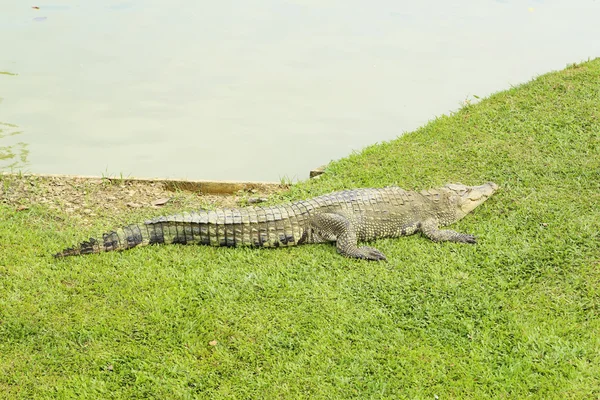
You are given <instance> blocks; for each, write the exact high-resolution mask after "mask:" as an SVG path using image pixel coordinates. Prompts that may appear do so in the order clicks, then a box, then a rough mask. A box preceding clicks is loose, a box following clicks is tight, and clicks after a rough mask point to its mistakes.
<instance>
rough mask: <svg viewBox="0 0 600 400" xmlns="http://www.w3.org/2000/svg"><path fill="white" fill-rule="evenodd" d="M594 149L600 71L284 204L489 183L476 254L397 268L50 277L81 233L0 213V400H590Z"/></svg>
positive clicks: (109, 268) (94, 267) (259, 265)
mask: <svg viewBox="0 0 600 400" xmlns="http://www.w3.org/2000/svg"><path fill="white" fill-rule="evenodd" d="M599 152H600V59H599V60H595V61H592V62H588V63H584V64H581V65H577V66H572V67H570V68H567V69H566V70H564V71H561V72H558V73H551V74H548V75H545V76H542V77H540V78H538V79H536V80H535V81H533V82H530V83H528V84H526V85H523V86H521V87H517V88H513V89H511V90H508V91H506V92H503V93H499V94H496V95H494V96H492V97H491V98H489V99H486V100H483V101H482V102H481V103H480V104H477V105H473V106H468V107H465V108H463V109H462V110H460V111H459V112H457V113H456V114H454V115H452V116H449V117H447V116H443V117H440V118H438V119H436V120H435V121H433V122H431V123H430V124H428V125H427V126H425V127H423V128H421V129H419V130H418V131H416V132H413V133H411V134H407V135H405V136H403V137H401V138H399V139H397V140H394V141H392V142H389V143H383V144H380V145H374V146H371V147H369V148H367V149H365V150H364V151H363V152H362V153H360V154H355V155H352V156H350V157H348V158H346V159H343V160H340V161H337V162H335V163H333V164H332V165H331V166H330V168H329V169H328V171H327V172H328V173H327V174H326V175H325V176H323V178H322V179H320V180H316V181H311V182H305V183H302V184H299V185H298V186H296V187H294V188H293V189H292V190H291V191H290V193H287V194H284V195H282V196H281V199H280V200H286V199H291V198H301V197H305V196H310V195H315V194H320V193H324V192H328V191H330V190H335V189H341V188H349V187H357V186H383V185H389V184H398V185H401V186H403V187H405V188H425V187H430V186H437V185H439V184H443V183H446V182H454V181H457V182H463V183H469V184H478V183H481V182H484V181H488V180H493V181H495V182H496V183H498V184H499V185H500V186H501V188H502V189H501V191H500V192H498V193H497V195H495V196H494V197H493V198H492V199H491V200H489V201H488V202H487V203H486V204H485V205H484V206H482V207H480V208H479V209H477V210H476V211H475V212H474V213H473V214H472V215H470V216H468V217H467V218H466V219H465V220H463V221H461V222H460V223H459V224H457V226H456V229H457V230H461V231H467V232H471V233H474V234H476V235H477V236H478V237H479V239H480V241H479V244H478V245H477V246H466V245H458V244H434V243H431V242H429V241H428V240H427V239H425V238H423V237H420V236H413V237H409V238H404V239H400V240H380V241H378V242H377V243H376V244H375V246H376V247H378V248H379V249H381V250H382V251H383V252H384V253H385V254H386V255H387V256H388V258H389V259H390V262H389V263H369V262H361V261H354V260H349V259H345V258H342V257H340V256H338V255H337V254H336V252H335V249H334V247H332V246H327V245H318V246H303V247H298V248H293V249H279V250H273V251H268V250H253V249H220V248H216V249H214V248H198V247H195V246H163V247H157V246H153V247H148V248H143V249H135V250H132V251H129V252H125V253H113V254H103V255H99V256H88V257H80V258H73V259H68V260H64V261H55V260H53V259H52V258H49V257H48V256H47V255H48V254H50V253H52V252H55V251H57V250H58V249H60V248H61V247H62V246H63V245H66V244H69V243H70V242H71V241H72V240H73V238H74V237H77V238H80V237H81V232H79V230H78V229H77V227H76V226H72V225H70V224H69V221H68V220H64V221H62V222H61V220H60V219H58V218H57V217H59V216H57V215H53V214H52V213H51V212H48V210H44V209H35V208H34V209H31V210H27V211H22V212H15V211H13V210H12V209H7V208H6V207H4V208H2V206H0V213H1V214H0V215H1V217H2V223H1V225H0V237H1V241H0V246H2V251H1V252H0V355H1V357H0V397H2V398H6V397H21V398H35V397H50V396H53V397H65V398H66V397H72V396H75V395H78V396H81V397H83V398H85V397H89V398H95V397H96V398H97V397H102V398H151V397H156V398H193V397H206V398H298V397H300V398H302V397H304V398H351V397H356V398H433V397H434V395H437V396H439V398H441V399H444V398H460V399H463V398H482V397H493V398H502V397H508V398H523V397H526V396H533V397H534V398H544V399H548V398H560V399H564V398H582V399H583V398H586V399H588V398H598V397H599V396H600V382H599V379H600V378H599V377H600V367H599V366H600V354H599V350H598V349H599V348H600V339H599V336H600V335H599V334H598V332H600V318H599V315H598V313H599V305H600V298H599V287H600V272H599V270H600V236H599V232H600V216H599V214H598V204H600V156H599ZM106 222H107V221H98V224H97V228H98V229H100V227H102V226H104V227H106ZM96 231H97V230H96V229H94V231H93V232H96ZM86 233H87V232H86ZM90 233H92V232H90ZM211 341H216V345H214V344H215V343H214V342H213V343H212V345H211V344H210V342H211Z"/></svg>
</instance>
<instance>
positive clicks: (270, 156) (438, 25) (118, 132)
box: [0, 0, 600, 181]
mask: <svg viewBox="0 0 600 400" xmlns="http://www.w3.org/2000/svg"><path fill="white" fill-rule="evenodd" d="M31 3H32V4H30V3H23V2H13V1H9V0H0V72H9V73H12V74H17V75H9V74H0V101H1V103H0V122H1V123H2V124H0V169H1V168H3V169H4V170H6V169H9V168H12V169H21V170H24V171H29V172H36V173H62V174H81V175H102V174H105V175H119V174H123V175H124V176H137V177H170V178H188V179H240V180H268V181H278V180H279V179H281V178H287V179H305V178H306V177H307V176H308V171H309V170H310V169H312V168H314V167H317V166H320V165H322V164H325V163H327V162H329V161H330V160H332V159H337V158H340V157H343V156H346V155H348V154H349V153H351V152H352V151H353V150H358V149H361V148H362V147H364V146H366V145H369V144H372V143H375V142H380V141H385V140H390V139H393V138H395V137H397V136H398V135H400V134H402V133H403V132H407V131H411V130H414V129H415V128H417V127H419V126H420V125H422V124H424V123H425V122H427V121H428V120H431V119H432V118H434V117H435V116H437V115H440V114H444V113H448V112H449V111H451V110H455V109H457V108H458V107H460V104H461V103H462V102H463V101H464V100H466V99H473V96H474V95H476V96H480V97H481V96H486V95H489V94H490V93H493V92H496V91H499V90H503V89H506V88H508V87H510V86H511V85H515V84H519V83H522V82H525V81H528V80H530V79H531V78H533V77H534V76H536V75H539V74H542V73H545V72H547V71H549V70H555V69H561V68H564V67H565V66H566V65H567V64H569V63H572V62H579V61H582V60H586V59H588V58H590V57H591V58H594V57H598V56H600V40H598V39H599V38H600V23H598V20H599V18H600V1H594V0H572V1H569V2H567V1H561V0H554V1H552V0H544V1H541V0H540V1H526V0H514V1H513V0H505V1H484V0H463V1H444V0H429V1H414V2H399V1H392V0H382V1H378V2H375V3H373V2H366V1H353V0H345V1H317V0H296V1H292V0H289V1H283V0H260V1H241V0H238V1H224V2H205V1H203V2H193V1H170V2H166V1H158V0H144V1H142V0H130V1H117V0H112V1H111V0H109V1H104V2H84V1H60V0H57V1H51V2H48V1H40V2H38V3H35V2H31ZM32 5H33V6H39V9H34V8H32ZM7 124H8V125H7Z"/></svg>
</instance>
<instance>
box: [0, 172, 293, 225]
mask: <svg viewBox="0 0 600 400" xmlns="http://www.w3.org/2000/svg"><path fill="white" fill-rule="evenodd" d="M284 189H285V188H284V187H283V186H282V187H279V188H274V187H268V186H267V187H259V188H258V189H250V190H239V191H237V192H236V193H235V194H232V195H210V194H202V193H197V192H193V191H189V190H181V189H173V185H172V184H167V183H164V182H160V181H153V182H152V181H147V182H145V181H122V180H111V179H105V178H102V179H100V178H98V179H89V178H78V177H55V176H53V177H44V176H38V175H22V176H19V175H0V202H1V203H3V204H6V205H8V206H10V207H14V208H15V209H16V210H17V211H21V210H26V209H28V208H30V207H32V206H35V205H43V206H46V207H48V208H49V209H51V210H55V211H57V212H58V213H66V214H68V215H69V218H75V219H79V220H81V221H83V222H86V221H89V220H91V219H92V218H93V217H97V216H113V217H115V216H118V215H121V214H124V213H132V212H133V210H144V209H157V210H158V209H161V211H165V212H166V213H173V212H179V211H189V210H195V209H200V208H217V207H240V206H246V205H249V204H256V203H260V202H262V201H265V200H267V199H268V197H269V196H270V195H272V194H273V193H277V192H280V191H282V190H284ZM156 213H157V214H160V213H161V212H160V211H157V212H156Z"/></svg>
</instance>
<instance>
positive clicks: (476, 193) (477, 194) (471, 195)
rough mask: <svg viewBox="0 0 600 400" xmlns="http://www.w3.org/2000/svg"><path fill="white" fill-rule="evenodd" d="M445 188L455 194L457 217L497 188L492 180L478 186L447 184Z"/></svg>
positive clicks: (469, 210) (461, 215)
mask: <svg viewBox="0 0 600 400" xmlns="http://www.w3.org/2000/svg"><path fill="white" fill-rule="evenodd" d="M446 188H447V189H449V190H450V191H451V192H454V194H456V195H457V196H456V197H455V199H456V207H457V217H458V219H461V218H462V217H464V216H465V215H467V214H468V213H470V212H471V211H473V210H474V209H475V208H477V206H479V205H480V204H481V203H483V202H484V201H486V200H487V199H488V198H490V196H491V195H492V194H494V192H496V190H498V185H496V184H495V183H494V182H487V183H484V184H483V185H480V186H466V185H461V184H449V185H446Z"/></svg>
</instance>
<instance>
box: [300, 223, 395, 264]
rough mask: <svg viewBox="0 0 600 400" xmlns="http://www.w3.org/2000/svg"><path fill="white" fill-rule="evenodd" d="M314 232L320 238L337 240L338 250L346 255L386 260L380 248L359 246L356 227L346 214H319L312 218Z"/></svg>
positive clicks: (311, 224)
mask: <svg viewBox="0 0 600 400" xmlns="http://www.w3.org/2000/svg"><path fill="white" fill-rule="evenodd" d="M310 227H311V229H312V231H313V232H312V233H313V235H314V236H316V237H317V238H319V239H323V240H326V241H335V243H336V248H337V250H338V252H339V253H340V254H342V255H344V256H346V257H353V258H362V259H365V260H373V261H381V260H384V261H385V260H386V257H385V255H384V254H383V253H382V252H380V251H379V250H377V249H375V248H373V247H369V246H361V247H358V240H357V236H356V227H355V226H354V224H353V223H352V222H351V221H350V220H349V219H348V218H346V217H345V216H343V215H340V214H334V213H323V214H317V215H315V216H314V217H312V218H311V220H310Z"/></svg>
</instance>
